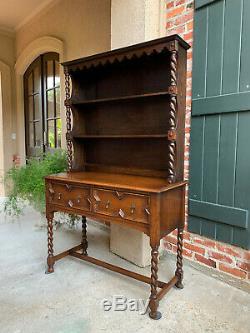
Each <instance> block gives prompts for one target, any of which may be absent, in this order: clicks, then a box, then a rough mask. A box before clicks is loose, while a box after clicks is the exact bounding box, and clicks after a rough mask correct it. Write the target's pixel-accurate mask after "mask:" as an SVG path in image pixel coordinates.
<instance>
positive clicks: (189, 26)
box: [186, 21, 194, 31]
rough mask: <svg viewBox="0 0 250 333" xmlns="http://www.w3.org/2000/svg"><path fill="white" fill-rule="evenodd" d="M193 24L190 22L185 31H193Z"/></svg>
mask: <svg viewBox="0 0 250 333" xmlns="http://www.w3.org/2000/svg"><path fill="white" fill-rule="evenodd" d="M193 27H194V22H193V21H190V22H188V23H187V24H186V28H187V31H193Z"/></svg>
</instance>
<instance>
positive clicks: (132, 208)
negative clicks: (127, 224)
mask: <svg viewBox="0 0 250 333" xmlns="http://www.w3.org/2000/svg"><path fill="white" fill-rule="evenodd" d="M130 212H131V214H134V212H135V204H134V203H133V204H132V205H131V207H130Z"/></svg>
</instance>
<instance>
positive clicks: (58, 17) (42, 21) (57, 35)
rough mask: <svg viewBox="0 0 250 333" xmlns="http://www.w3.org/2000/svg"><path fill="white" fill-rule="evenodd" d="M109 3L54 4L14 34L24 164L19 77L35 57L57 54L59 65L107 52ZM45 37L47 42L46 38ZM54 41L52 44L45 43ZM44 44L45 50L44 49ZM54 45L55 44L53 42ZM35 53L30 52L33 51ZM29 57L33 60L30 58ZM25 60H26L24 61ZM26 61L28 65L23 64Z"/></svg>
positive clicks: (21, 151) (60, 0) (65, 0)
mask: <svg viewBox="0 0 250 333" xmlns="http://www.w3.org/2000/svg"><path fill="white" fill-rule="evenodd" d="M110 2H111V1H110V0H91V1H89V0H74V1H71V0H55V1H53V2H52V3H51V5H49V6H48V7H46V8H45V9H44V10H43V11H42V12H40V13H39V14H38V15H37V16H36V17H34V18H33V19H32V20H31V21H29V22H28V23H27V24H25V25H24V26H22V27H21V28H20V29H19V30H18V31H17V33H16V45H15V46H16V60H17V63H16V89H17V100H16V104H17V111H16V113H17V123H18V128H17V154H18V155H19V156H20V161H21V163H24V161H25V159H24V158H25V145H24V134H25V131H24V113H23V86H22V75H23V73H24V72H25V69H26V68H27V67H28V65H29V63H31V62H32V60H34V59H35V58H36V57H37V56H38V55H39V54H41V53H45V52H50V51H53V52H57V50H56V49H54V48H53V47H52V48H51V46H52V44H53V45H54V44H58V43H61V46H60V51H58V53H59V55H60V62H62V61H66V60H71V59H75V58H79V57H83V56H87V55H91V54H94V53H98V52H102V51H106V50H109V49H110V35H111V31H110V30H111V17H110V16H111V14H110V12H111V10H110V8H111V4H110ZM48 37H49V38H48ZM51 38H54V39H55V43H54V42H53V41H52V42H51V41H49V39H51ZM46 40H47V41H48V47H46ZM56 41H57V42H56ZM35 48H36V49H37V50H34V49H35ZM30 54H32V57H33V59H31V58H32V57H31V58H30ZM25 57H26V59H25ZM27 58H29V63H27V61H26V60H27ZM61 82H62V84H61V97H62V98H61V110H62V112H61V117H62V125H63V131H62V144H63V146H64V147H65V128H66V124H65V112H64V106H63V100H64V76H63V71H62V70H61Z"/></svg>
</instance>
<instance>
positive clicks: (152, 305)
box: [149, 246, 161, 319]
mask: <svg viewBox="0 0 250 333" xmlns="http://www.w3.org/2000/svg"><path fill="white" fill-rule="evenodd" d="M158 248H159V246H154V247H151V282H150V286H151V294H150V301H149V309H150V312H149V317H150V318H152V319H160V318H161V313H160V312H159V311H157V309H158V306H159V300H158V299H157V287H158V275H157V272H158V255H159V253H158Z"/></svg>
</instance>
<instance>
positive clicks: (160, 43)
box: [62, 35, 190, 72]
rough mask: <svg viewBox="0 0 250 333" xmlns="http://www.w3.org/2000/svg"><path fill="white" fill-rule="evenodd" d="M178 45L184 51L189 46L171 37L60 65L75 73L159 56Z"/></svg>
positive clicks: (176, 36) (177, 37) (181, 40)
mask: <svg viewBox="0 0 250 333" xmlns="http://www.w3.org/2000/svg"><path fill="white" fill-rule="evenodd" d="M179 45H181V46H182V47H183V48H184V49H188V48H189V47H190V46H189V44H187V43H186V42H185V41H184V40H183V39H182V38H181V37H180V36H178V35H171V36H167V37H162V38H158V39H154V40H151V41H147V42H143V43H140V44H137V45H131V46H127V47H123V48H120V49H115V50H112V51H107V52H103V53H99V54H95V55H92V56H88V57H84V58H80V59H76V60H71V61H67V62H64V63H62V65H63V66H65V67H67V68H68V70H69V71H70V72H75V71H76V72H77V71H81V70H85V69H89V68H93V67H97V66H100V65H101V66H105V65H109V64H113V63H115V62H122V61H124V60H131V59H134V58H141V57H143V56H145V55H146V56H150V55H152V54H160V53H162V52H165V51H168V52H169V51H172V50H176V51H177V50H178V47H179Z"/></svg>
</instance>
